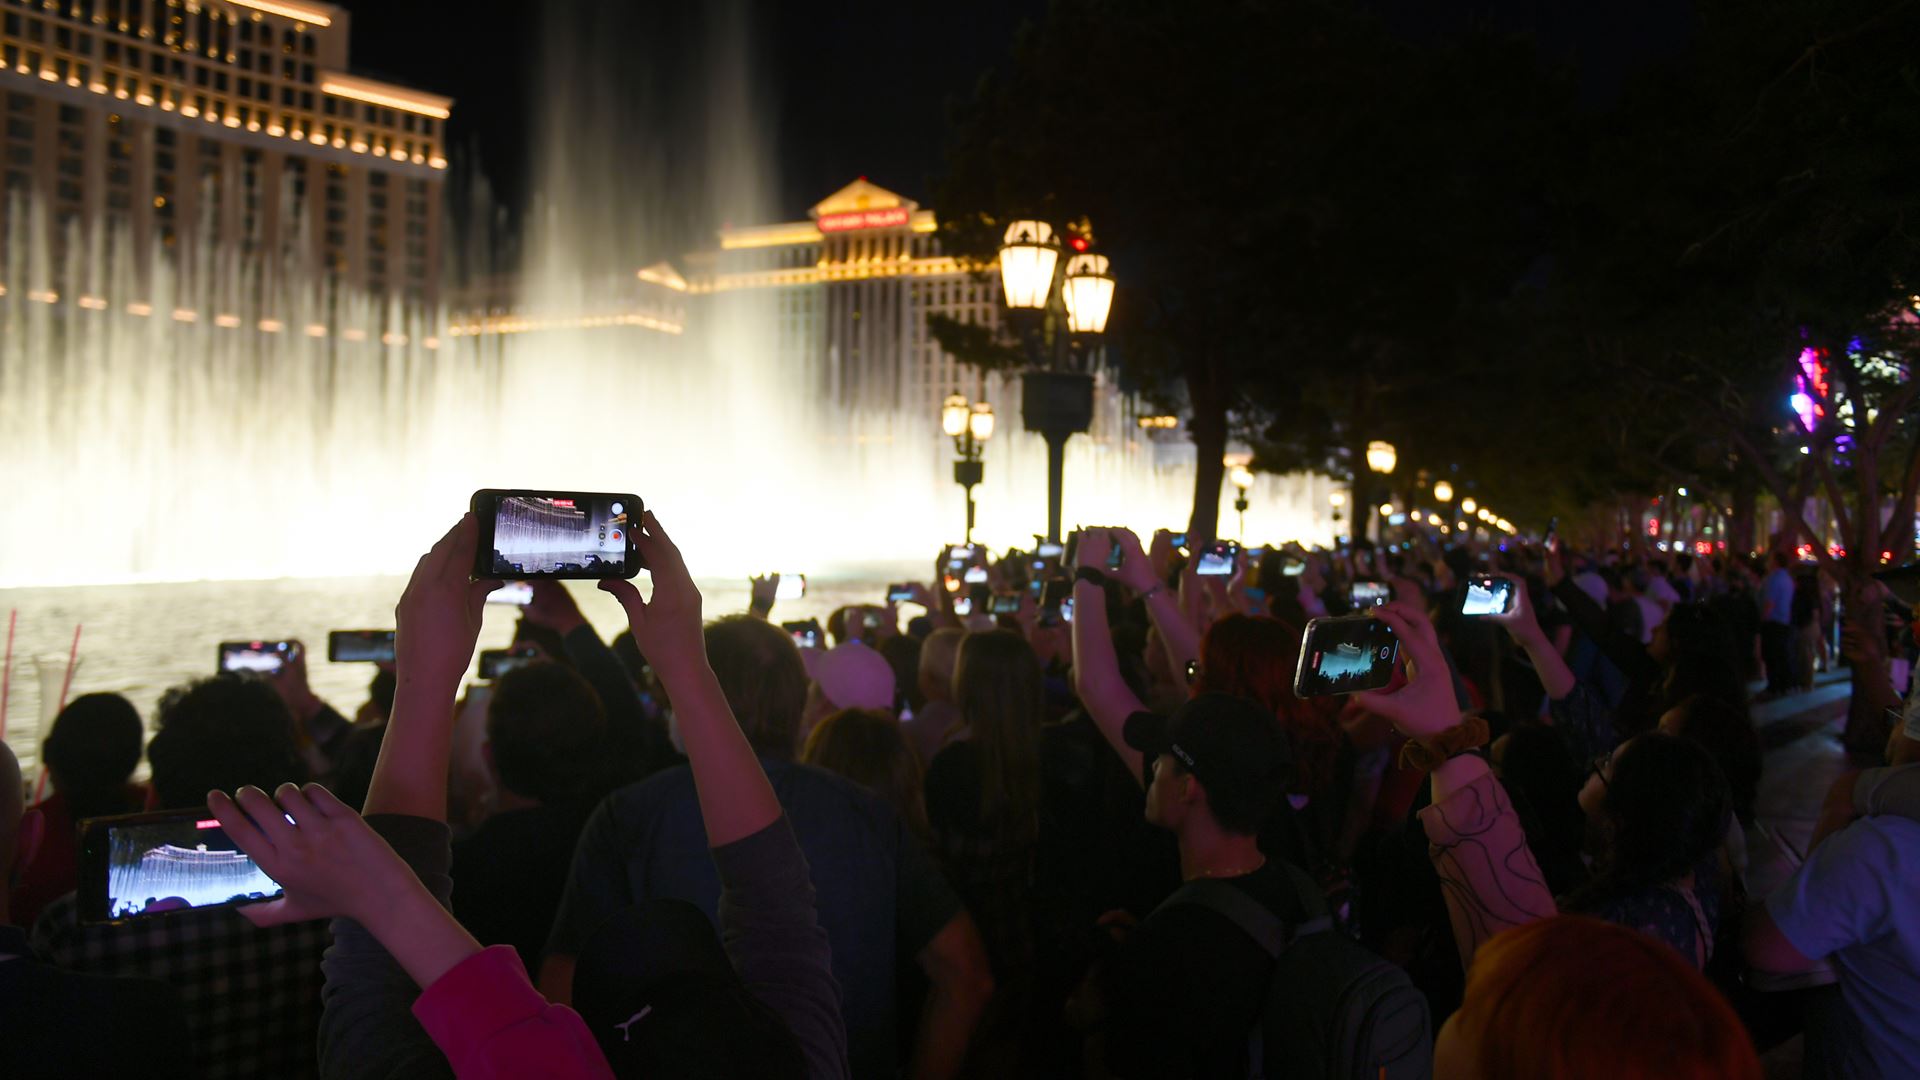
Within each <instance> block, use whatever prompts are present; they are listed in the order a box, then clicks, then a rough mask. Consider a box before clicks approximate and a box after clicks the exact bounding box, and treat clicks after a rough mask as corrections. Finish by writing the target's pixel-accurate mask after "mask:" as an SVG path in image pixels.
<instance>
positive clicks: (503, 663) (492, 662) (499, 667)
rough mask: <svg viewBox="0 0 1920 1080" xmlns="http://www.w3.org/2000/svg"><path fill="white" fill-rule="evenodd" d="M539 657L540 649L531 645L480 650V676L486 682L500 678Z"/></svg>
mask: <svg viewBox="0 0 1920 1080" xmlns="http://www.w3.org/2000/svg"><path fill="white" fill-rule="evenodd" d="M539 658H540V650H539V649H536V648H534V647H533V646H531V645H515V646H513V647H512V648H510V649H482V650H480V677H481V678H482V679H484V680H486V681H487V682H492V681H493V680H495V679H498V678H500V677H501V676H502V675H505V674H506V673H507V672H509V671H512V670H514V669H515V668H523V667H526V666H527V665H528V664H531V663H533V662H534V661H535V660H538V659H539Z"/></svg>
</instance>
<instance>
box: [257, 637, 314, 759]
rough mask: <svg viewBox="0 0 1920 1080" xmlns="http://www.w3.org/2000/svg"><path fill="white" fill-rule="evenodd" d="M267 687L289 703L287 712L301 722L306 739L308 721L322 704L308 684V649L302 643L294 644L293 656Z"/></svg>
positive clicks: (301, 728)
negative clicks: (271, 688)
mask: <svg viewBox="0 0 1920 1080" xmlns="http://www.w3.org/2000/svg"><path fill="white" fill-rule="evenodd" d="M267 685H268V686H271V687H273V691H274V693H276V694H279V695H280V700H282V701H284V702H286V703H287V711H289V712H291V713H293V718H294V719H295V720H298V721H300V725H301V726H300V731H301V734H302V736H303V737H304V735H305V733H306V730H307V729H306V723H307V721H309V720H311V719H313V717H314V714H315V713H318V712H319V711H320V706H321V704H322V702H321V701H320V699H319V698H318V697H316V696H314V693H313V687H312V686H310V685H308V683H307V647H306V645H305V644H303V643H301V642H298V641H296V642H294V643H293V652H292V655H290V656H288V657H287V662H286V663H285V664H282V665H281V666H280V670H279V671H277V672H275V673H274V674H272V675H270V676H268V677H267Z"/></svg>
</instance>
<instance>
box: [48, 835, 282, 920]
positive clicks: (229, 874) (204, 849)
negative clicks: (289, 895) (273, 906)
mask: <svg viewBox="0 0 1920 1080" xmlns="http://www.w3.org/2000/svg"><path fill="white" fill-rule="evenodd" d="M283 892H284V890H283V889H281V888H280V883H279V882H277V881H275V880H273V879H272V878H270V877H268V876H267V873H266V871H264V870H262V869H260V866H259V864H258V863H256V862H254V861H253V860H252V859H251V858H249V857H248V856H247V853H246V852H244V851H242V850H240V846H239V845H238V844H236V843H234V842H233V841H232V840H230V839H228V838H227V833H226V830H224V829H222V828H221V827H220V822H218V821H217V820H215V819H214V818H213V816H212V815H211V814H209V813H207V808H206V807H204V806H202V807H199V808H197V809H189V810H163V811H161V812H159V813H157V814H127V815H124V816H121V817H107V818H88V819H87V820H85V821H82V822H81V823H80V879H79V890H78V892H77V893H76V895H75V900H76V901H77V903H78V906H79V917H80V921H81V922H83V923H112V922H123V921H125V920H128V919H134V918H139V917H142V916H151V915H159V914H162V913H165V912H169V911H191V910H198V909H202V908H215V907H234V906H236V905H240V904H257V903H260V902H262V901H266V900H272V899H275V898H277V897H279V896H280V895H281V894H282V893H283Z"/></svg>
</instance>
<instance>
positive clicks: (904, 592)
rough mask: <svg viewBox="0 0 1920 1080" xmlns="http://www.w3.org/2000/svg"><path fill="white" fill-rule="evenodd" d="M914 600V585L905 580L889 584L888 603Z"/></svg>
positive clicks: (903, 602)
mask: <svg viewBox="0 0 1920 1080" xmlns="http://www.w3.org/2000/svg"><path fill="white" fill-rule="evenodd" d="M912 602H913V586H912V585H909V584H908V583H906V582H904V581H900V582H895V583H894V584H892V585H889V586H887V603H889V604H908V603H912Z"/></svg>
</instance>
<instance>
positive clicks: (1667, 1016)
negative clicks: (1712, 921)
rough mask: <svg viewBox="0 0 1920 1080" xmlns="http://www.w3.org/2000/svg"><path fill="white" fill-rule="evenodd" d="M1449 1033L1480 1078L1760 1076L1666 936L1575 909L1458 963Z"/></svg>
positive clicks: (1713, 994) (1748, 1047)
mask: <svg viewBox="0 0 1920 1080" xmlns="http://www.w3.org/2000/svg"><path fill="white" fill-rule="evenodd" d="M1452 1026H1453V1036H1454V1037H1456V1038H1458V1039H1461V1040H1463V1041H1464V1042H1465V1043H1466V1044H1467V1045H1468V1046H1470V1047H1472V1048H1473V1053H1474V1057H1475V1062H1474V1064H1475V1065H1476V1066H1477V1067H1478V1070H1479V1071H1478V1072H1477V1073H1476V1074H1475V1075H1477V1076H1478V1077H1480V1080H1533V1078H1535V1077H1542V1076H1553V1077H1560V1078H1563V1080H1617V1078H1621V1077H1642V1076H1661V1077H1673V1078H1676V1080H1683V1078H1698V1080H1709V1078H1711V1080H1758V1078H1759V1077H1760V1076H1761V1071H1760V1059H1759V1056H1758V1055H1757V1054H1756V1053H1755V1052H1754V1049H1753V1043H1752V1041H1751V1040H1750V1039H1749V1038H1748V1036H1747V1031H1746V1028H1745V1027H1744V1026H1743V1025H1742V1024H1741V1022H1740V1018H1739V1016H1738V1015H1736V1014H1735V1013H1734V1011H1733V1008H1732V1007H1731V1006H1729V1005H1728V1004H1727V1002H1726V999H1724V998H1722V997H1721V996H1720V991H1719V990H1717V989H1715V988H1714V985H1713V984H1712V983H1711V982H1709V981H1708V980H1707V977H1706V976H1705V975H1702V974H1701V973H1700V972H1698V971H1696V970H1694V969H1693V967H1692V966H1691V965H1689V964H1688V963H1687V962H1686V961H1685V960H1684V959H1682V958H1681V956H1680V954H1679V953H1677V952H1675V951H1674V950H1673V948H1672V947H1671V946H1669V945H1667V944H1666V943H1665V942H1662V941H1658V940H1656V939H1654V938H1651V937H1648V936H1647V935H1645V934H1642V933H1639V932H1637V931H1634V930H1629V929H1627V928H1626V927H1624V926H1617V925H1615V924H1613V923H1609V922H1604V921H1602V920H1600V919H1595V918H1592V917H1589V916H1584V915H1556V916H1554V917H1552V918H1548V919H1540V920H1538V921H1536V922H1530V923H1527V924H1525V925H1523V926H1518V927H1515V928H1513V929H1511V930H1507V931H1505V932H1503V933H1500V934H1497V935H1495V936H1494V937H1493V938H1492V939H1490V940H1489V941H1487V943H1486V944H1484V945H1481V946H1480V948H1479V949H1478V951H1477V952H1476V953H1475V955H1474V959H1473V967H1472V968H1471V969H1470V970H1469V971H1468V972H1467V984H1466V993H1465V995H1464V997H1463V998H1462V1000H1461V1003H1460V1009H1459V1011H1458V1012H1456V1013H1454V1014H1453V1020H1452Z"/></svg>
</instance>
